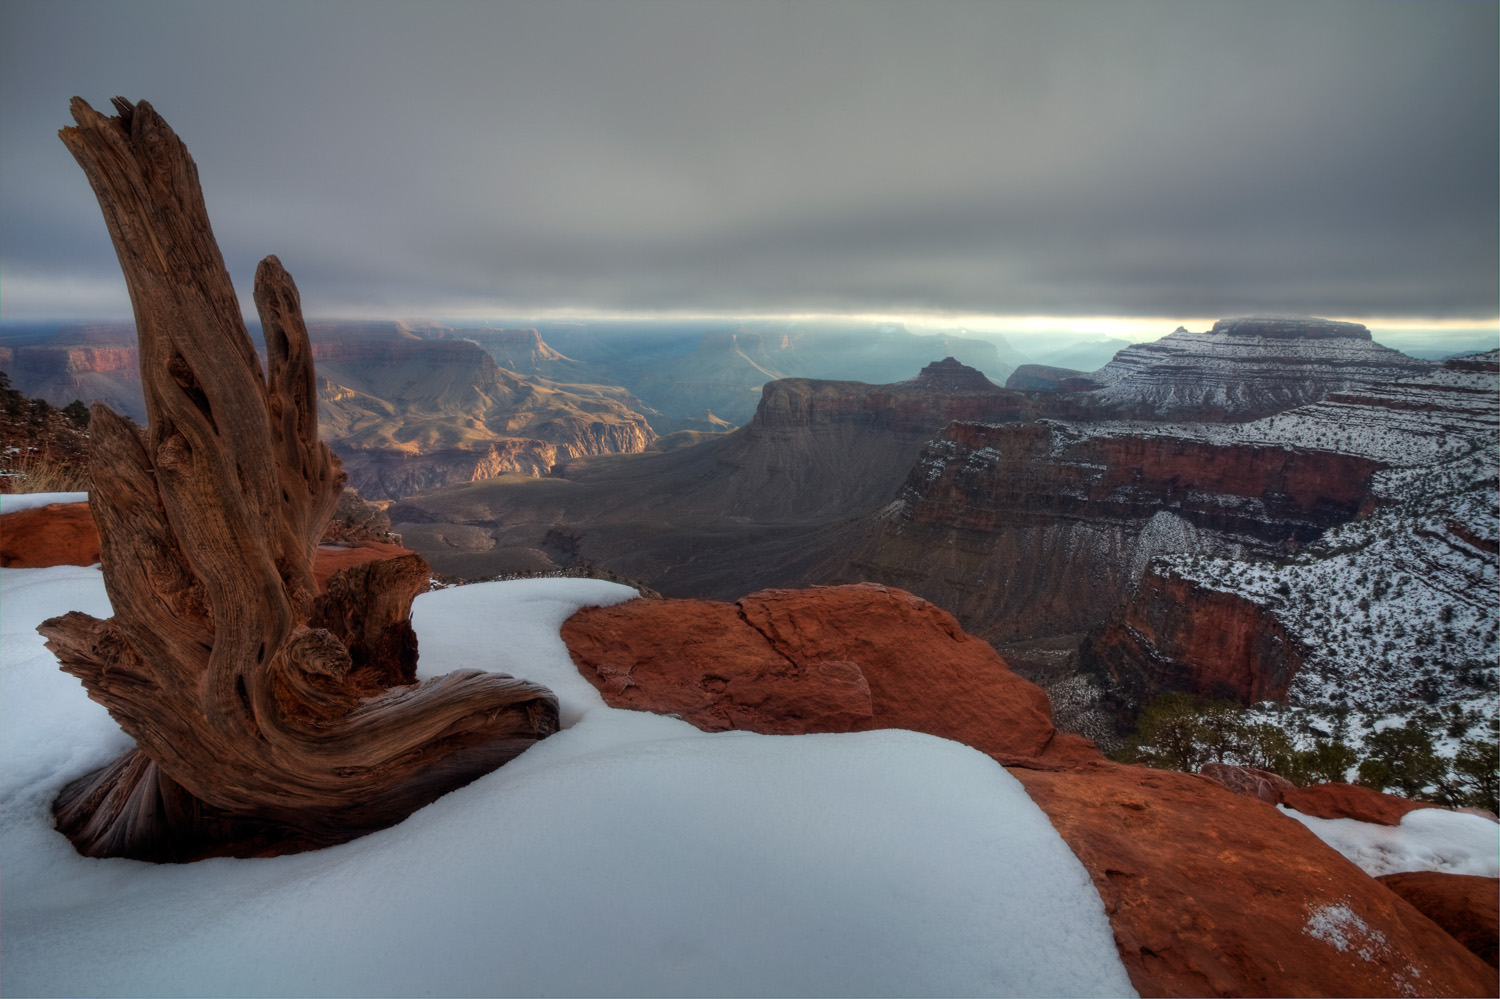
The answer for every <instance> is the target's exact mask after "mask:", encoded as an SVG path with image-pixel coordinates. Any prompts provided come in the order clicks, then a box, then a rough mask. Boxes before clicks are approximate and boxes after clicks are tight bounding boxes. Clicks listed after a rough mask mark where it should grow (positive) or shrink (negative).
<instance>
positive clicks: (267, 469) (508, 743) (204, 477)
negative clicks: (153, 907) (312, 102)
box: [39, 98, 557, 861]
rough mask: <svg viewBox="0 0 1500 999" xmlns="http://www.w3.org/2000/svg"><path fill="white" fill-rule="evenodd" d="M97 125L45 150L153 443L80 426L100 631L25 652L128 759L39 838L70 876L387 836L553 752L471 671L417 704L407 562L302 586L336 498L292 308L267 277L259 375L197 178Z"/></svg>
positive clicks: (525, 717)
mask: <svg viewBox="0 0 1500 999" xmlns="http://www.w3.org/2000/svg"><path fill="white" fill-rule="evenodd" d="M114 105H115V108H116V110H117V111H118V114H117V116H115V117H106V116H105V115H102V114H100V113H98V112H96V111H95V110H94V109H93V108H91V107H89V105H88V104H87V103H85V102H84V101H83V100H81V99H78V98H75V99H74V100H73V103H72V114H73V118H74V120H75V121H76V122H77V125H76V126H74V127H69V128H64V129H63V130H62V131H61V132H60V133H59V134H60V135H61V136H62V140H63V142H64V143H65V144H66V145H67V147H68V149H69V150H70V151H71V152H72V153H73V156H74V157H75V158H76V159H77V161H78V163H79V165H80V166H82V167H83V171H84V173H85V174H86V175H87V176H88V180H89V182H90V184H91V185H92V186H93V189H94V193H95V194H96V195H97V196H98V199H99V206H100V208H101V209H102V210H103V212H104V218H105V222H106V224H107V226H108V229H109V234H110V237H111V239H112V240H113V241H114V246H115V250H116V252H117V254H118V256H119V260H120V266H121V268H122V269H123V271H124V273H125V280H126V284H127V286H128V288H129V291H130V298H131V304H132V307H133V309H134V311H135V324H136V331H137V336H138V337H139V341H140V364H141V382H142V386H143V388H144V391H145V396H146V412H147V416H148V421H149V426H148V427H147V428H146V429H145V431H144V432H143V431H142V430H141V429H140V428H138V427H137V426H136V425H135V424H133V423H131V422H130V421H129V420H127V419H125V418H122V417H120V416H117V415H115V414H114V413H113V412H111V411H110V410H108V409H106V408H105V407H103V406H99V405H96V406H95V407H94V410H93V423H92V425H91V437H92V441H91V454H90V468H89V474H90V506H91V509H92V512H93V515H94V519H95V521H96V523H97V525H98V528H99V535H100V541H101V562H102V566H103V572H104V580H105V586H106V588H107V590H108V592H109V597H110V601H111V603H112V605H113V609H114V617H112V618H110V619H109V620H107V621H101V620H98V619H96V618H92V617H89V616H88V615H85V614H80V613H76V612H75V613H70V614H65V615H63V616H62V617H57V618H53V619H51V620H49V621H46V622H45V623H43V624H42V625H41V626H40V628H39V630H40V631H41V632H42V634H43V635H45V636H46V637H47V638H48V642H47V646H48V648H50V649H51V650H52V651H53V652H54V653H55V654H56V655H57V657H58V660H59V662H60V663H61V664H62V668H63V669H64V670H66V671H67V672H69V673H71V674H73V675H74V676H77V677H78V678H79V679H80V680H82V681H83V684H84V687H85V688H86V689H87V690H88V694H89V696H90V697H92V698H93V699H94V700H96V701H98V702H100V703H101V704H103V705H104V706H105V707H106V708H107V709H108V710H109V713H110V714H111V715H112V716H113V717H114V719H115V720H116V721H117V722H119V724H120V727H121V728H122V729H124V730H125V731H126V732H127V733H128V734H129V735H130V736H132V737H133V738H134V739H135V743H136V745H135V748H134V749H133V750H132V751H130V752H129V753H127V754H126V755H125V756H123V757H121V758H120V759H118V760H116V761H115V762H114V763H112V764H110V765H108V766H106V767H104V768H102V769H100V770H97V771H95V772H93V773H90V774H88V775H86V776H84V777H81V778H79V779H78V780H76V781H74V782H72V783H71V784H69V785H68V786H67V787H66V788H64V790H63V792H62V793H61V795H60V796H59V797H58V799H57V801H56V802H55V804H54V814H55V817H56V821H57V826H58V828H59V829H61V830H62V831H63V832H64V833H65V834H66V835H67V836H68V837H69V838H70V839H71V840H72V842H73V843H74V845H75V847H76V848H77V849H78V850H79V852H81V853H84V854H86V855H89V856H123V857H134V858H137V859H145V860H158V861H184V860H192V859H197V858H200V857H206V856H221V855H231V856H247V855H265V854H270V853H279V852H291V851H294V850H300V849H308V848H312V847H316V846H322V845H327V844H332V843H337V842H342V841H345V840H348V839H351V838H353V837H355V836H358V835H360V834H362V833H365V832H369V831H372V830H374V829H379V828H383V827H385V826H389V825H392V824H394V823H396V822H399V821H400V820H401V819H403V818H405V817H406V816H407V815H409V814H410V813H411V812H412V811H413V810H415V809H417V808H420V807H421V806H422V805H424V804H427V803H428V802H430V801H432V800H434V799H436V798H437V797H439V796H441V795H443V794H445V793H447V792H448V791H450V790H452V789H453V788H455V787H458V786H460V785H462V784H465V783H467V782H469V781H471V780H473V779H474V778H475V777H478V776H480V775H482V774H484V773H487V772H489V771H491V770H493V769H494V768H495V767H497V766H499V765H500V764H502V763H504V762H505V761H506V760H509V759H511V758H512V757H514V756H515V755H516V754H518V753H519V752H521V751H522V750H523V749H525V748H526V747H527V746H528V745H530V744H531V743H532V742H534V741H535V740H537V739H539V738H543V737H545V736H546V735H548V734H550V733H552V732H554V731H556V729H557V701H556V698H555V697H554V696H553V695H552V693H551V692H550V691H549V690H547V689H546V688H545V687H541V686H537V685H535V684H531V683H527V682H524V681H520V680H516V679H514V678H512V677H509V676H505V675H503V674H497V673H483V672H479V671H472V670H465V671H460V672H455V673H450V674H448V675H446V676H442V677H437V678H435V679H431V680H427V681H424V682H422V683H417V682H415V678H414V670H415V662H416V654H415V653H416V647H415V637H414V636H412V635H411V632H410V627H409V625H408V624H407V618H408V616H409V613H410V606H411V599H412V597H413V596H414V595H415V593H416V592H417V591H418V590H419V589H420V588H421V586H422V585H423V584H425V581H426V575H425V565H424V564H421V563H420V559H419V558H417V556H412V558H413V559H416V560H417V564H418V566H419V568H416V569H413V568H412V567H411V566H409V565H408V566H407V567H406V568H405V569H402V568H401V567H399V566H394V567H393V566H389V565H387V566H375V567H371V566H365V567H359V568H357V569H355V570H349V571H345V572H342V573H340V574H339V575H338V576H336V577H335V578H334V579H332V580H329V585H327V586H325V587H323V588H322V590H321V591H320V588H319V586H318V584H317V582H316V580H315V577H314V573H313V562H314V558H315V556H316V554H317V551H318V542H319V538H320V537H321V536H322V532H323V529H324V526H325V525H326V524H327V523H328V520H329V517H330V515H331V513H332V511H333V509H334V506H335V504H336V503H337V502H338V499H339V496H340V493H341V490H342V488H343V483H344V475H343V471H342V469H341V468H340V466H339V463H338V460H337V458H335V457H334V455H333V454H332V453H331V452H330V451H329V449H328V447H327V445H325V444H323V443H322V442H321V441H319V440H318V434H317V397H316V393H315V388H314V384H315V383H314V377H313V362H312V355H311V351H310V349H309V345H308V339H307V331H306V328H305V327H304V324H303V320H302V315H301V306H300V303H299V299H298V294H297V289H296V286H295V285H294V284H293V283H292V279H291V277H290V276H289V275H288V274H287V273H286V271H285V270H283V269H282V267H281V264H280V262H279V261H277V259H276V258H275V257H267V258H266V259H265V260H264V261H262V262H261V264H260V267H259V269H258V271H257V273H256V276H255V304H256V308H257V309H258V311H259V313H260V319H261V324H262V327H263V329H264V332H265V341H266V354H267V366H266V367H267V371H266V373H265V374H262V368H261V364H260V361H259V359H258V358H257V357H256V354H255V350H254V348H253V346H252V344H251V341H250V338H249V335H248V333H247V331H246V328H245V324H244V321H243V319H242V317H241V315H240V311H239V306H238V304H237V302H236V299H235V293H234V288H233V286H232V284H231V283H230V279H229V272H228V270H227V269H226V268H225V266H224V261H223V258H222V257H221V255H220V253H219V248H218V245H217V243H216V242H215V241H214V237H213V232H212V229H211V228H210V226H209V220H208V212H207V209H206V208H205V206H204V202H203V195H202V192H201V190H200V188H199V184H198V174H197V167H196V166H195V164H194V163H193V160H192V157H191V156H189V155H188V151H187V148H186V147H185V146H184V145H183V143H182V141H181V140H180V139H178V137H177V135H176V134H175V133H174V132H173V131H172V129H171V128H170V127H169V126H168V125H167V124H166V122H164V121H163V120H162V119H161V117H160V116H159V115H158V114H157V113H156V112H155V111H154V110H153V109H152V108H151V106H150V105H149V104H147V103H145V102H144V101H143V102H140V103H138V104H131V103H130V102H128V101H125V100H123V99H120V98H116V99H115V101H114ZM393 602H394V605H395V606H394V608H393ZM372 618H379V619H380V620H383V621H386V622H390V621H391V620H395V621H396V622H397V625H398V626H395V627H391V626H386V627H372V626H371V625H370V621H371V619H372ZM403 629H404V630H403Z"/></svg>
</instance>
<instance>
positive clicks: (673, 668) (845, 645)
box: [563, 585, 1494, 996]
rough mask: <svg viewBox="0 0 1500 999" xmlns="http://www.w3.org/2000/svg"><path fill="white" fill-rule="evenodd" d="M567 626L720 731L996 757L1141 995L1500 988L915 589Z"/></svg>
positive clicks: (647, 687) (1466, 958)
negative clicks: (1100, 914)
mask: <svg viewBox="0 0 1500 999" xmlns="http://www.w3.org/2000/svg"><path fill="white" fill-rule="evenodd" d="M563 637H564V640H565V641H566V642H567V644H568V647H569V651H570V652H571V653H572V655H573V658H574V661H575V662H576V663H577V664H578V666H579V671H580V673H581V674H582V675H584V676H585V677H587V678H588V679H589V680H590V682H592V683H593V684H594V685H595V686H596V687H598V688H599V689H600V691H601V692H602V693H603V695H604V697H605V698H606V700H607V701H608V702H609V703H611V704H613V705H616V706H621V707H631V708H636V709H638V710H652V711H662V712H670V713H675V714H678V715H680V716H681V717H682V718H683V719H684V720H687V721H689V722H691V723H693V724H695V725H698V726H699V727H702V728H706V729H709V730H715V731H717V730H722V729H725V728H746V729H750V730H753V731H761V732H775V733H783V734H791V733H796V732H824V731H855V730H860V729H862V728H873V727H892V726H894V727H902V728H911V729H915V730H918V731H925V732H930V733H932V734H937V735H942V736H945V737H947V738H955V739H959V740H960V741H964V742H967V743H968V744H970V745H974V746H977V747H978V748H981V749H984V750H985V751H987V752H990V753H991V754H992V755H994V756H995V757H996V758H997V759H999V760H1000V761H1001V762H1003V763H1005V764H1006V765H1007V766H1009V768H1010V770H1011V773H1013V774H1014V775H1015V776H1016V777H1017V778H1019V779H1020V781H1021V782H1022V784H1023V785H1025V787H1026V790H1027V792H1028V793H1029V794H1030V795H1031V797H1032V798H1033V800H1035V801H1036V802H1037V804H1038V805H1039V806H1041V808H1042V810H1043V811H1045V812H1046V813H1047V815H1048V816H1049V817H1050V819H1051V820H1052V823H1053V825H1054V826H1056V827H1057V830H1058V832H1059V833H1060V834H1061V835H1062V837H1063V839H1064V840H1065V841H1066V842H1067V843H1068V845H1069V846H1070V847H1071V848H1072V849H1073V851H1074V853H1075V854H1076V855H1077V856H1078V858H1079V859H1080V861H1082V863H1083V865H1084V867H1085V868H1086V869H1087V870H1088V871H1089V873H1090V875H1091V877H1092V878H1093V881H1094V884H1095V887H1096V888H1097V889H1098V891H1099V894H1100V897H1101V899H1102V900H1103V903H1104V908H1105V912H1106V914H1107V915H1108V917H1109V920H1110V923H1111V925H1112V927H1113V929H1114V934H1115V942H1116V945H1117V947H1118V948H1119V952H1120V956H1121V959H1122V960H1123V961H1124V964H1125V967H1126V969H1127V971H1128V973H1129V974H1130V977H1131V982H1132V984H1133V985H1134V986H1135V987H1136V989H1137V990H1138V991H1139V992H1140V994H1141V995H1144V996H1190V995H1226V996H1232V995H1371V996H1374V995H1381V996H1385V995H1390V996H1396V995H1413V994H1420V995H1493V994H1494V975H1493V972H1492V971H1491V970H1490V969H1489V967H1488V966H1486V965H1485V964H1484V963H1483V962H1482V961H1480V960H1479V959H1478V958H1477V957H1475V955H1474V954H1472V953H1470V952H1469V951H1468V950H1466V949H1465V948H1464V946H1462V945H1461V944H1460V943H1459V941H1457V940H1455V939H1454V938H1453V937H1451V936H1449V935H1448V933H1446V932H1445V931H1444V930H1443V929H1442V928H1440V927H1439V926H1438V925H1436V924H1435V923H1434V922H1433V921H1431V920H1429V919H1428V918H1426V917H1425V916H1423V915H1422V914H1421V913H1420V912H1418V911H1417V910H1416V909H1414V908H1412V907H1411V906H1410V905H1408V904H1407V903H1406V902H1404V901H1402V900H1401V898H1399V897H1397V895H1395V894H1393V893H1392V892H1391V891H1389V890H1387V889H1386V888H1385V887H1383V886H1382V885H1380V884H1379V883H1377V882H1376V881H1375V880H1374V879H1372V878H1370V877H1369V876H1368V875H1366V874H1365V873H1364V872H1363V871H1361V870H1360V869H1359V868H1357V867H1356V866H1354V865H1353V864H1352V863H1350V862H1349V861H1347V860H1345V859H1344V858H1343V857H1342V856H1340V855H1339V854H1338V853H1336V852H1335V851H1334V850H1332V849H1331V848H1330V847H1328V846H1327V845H1326V844H1324V843H1323V842H1322V841H1321V840H1319V839H1318V838H1317V837H1316V836H1315V835H1313V834H1312V833H1311V832H1310V831H1308V830H1307V829H1306V828H1305V827H1304V826H1302V824H1301V823H1298V822H1296V821H1294V820H1292V819H1289V818H1287V817H1286V816H1284V815H1282V814H1280V813H1279V812H1278V811H1277V810H1276V809H1275V808H1274V807H1273V806H1272V805H1270V804H1268V803H1267V802H1264V801H1260V800H1256V799H1255V798H1253V797H1249V796H1246V795H1244V794H1240V793H1236V792H1233V791H1231V790H1229V789H1228V788H1226V787H1224V786H1222V785H1220V784H1219V783H1216V782H1215V781H1213V780H1209V779H1207V778H1205V777H1200V776H1196V775H1190V774H1182V773H1175V772H1170V771H1158V770H1149V769H1146V768H1143V767H1135V766H1125V765H1121V764H1114V763H1108V762H1105V761H1104V760H1102V759H1101V758H1100V757H1099V756H1098V754H1097V751H1095V750H1093V747H1092V746H1091V745H1089V744H1087V743H1085V742H1083V741H1082V740H1077V739H1076V737H1075V739H1073V740H1067V741H1063V740H1064V737H1062V736H1059V735H1050V736H1049V735H1048V730H1049V727H1050V725H1049V720H1048V718H1047V711H1046V701H1045V697H1044V696H1043V695H1042V694H1041V692H1040V691H1039V690H1038V689H1037V688H1035V687H1033V686H1032V685H1031V684H1029V683H1026V682H1025V681H1022V680H1019V679H1018V678H1015V677H1014V676H1010V677H1009V678H1007V674H1008V673H1009V670H1008V669H1007V668H1006V667H1005V665H1004V663H1003V661H1001V660H1000V659H999V658H998V657H996V656H995V655H994V653H993V652H990V651H989V649H988V647H986V646H984V645H983V644H982V643H978V642H976V641H974V640H973V639H972V638H969V637H968V636H965V635H964V634H963V633H962V631H961V630H959V629H958V628H957V626H956V624H955V622H954V621H953V619H952V618H951V617H949V616H948V615H946V614H945V613H944V612H942V611H941V610H939V609H937V608H936V607H934V606H933V605H931V604H927V603H926V602H925V601H921V600H918V599H916V598H914V597H912V596H911V595H910V594H906V593H902V592H900V591H895V590H891V589H888V588H885V587H875V586H868V585H866V586H844V587H820V588H815V589H812V590H799V591H786V590H779V591H770V592H765V593H758V594H754V595H752V596H750V597H746V598H744V599H743V600H741V601H740V602H739V603H738V604H736V605H729V604H713V603H702V602H697V601H680V600H671V601H660V600H635V601H631V602H628V603H625V604H620V605H617V606H615V607H613V608H609V609H599V608H593V609H587V610H584V611H580V612H579V613H578V614H576V615H575V616H574V617H573V618H571V619H570V620H569V621H568V622H567V623H566V624H565V625H564V626H563ZM1007 701H1010V702H1011V703H1010V704H1009V705H1007V703H1006V702H1007ZM866 712H868V714H866Z"/></svg>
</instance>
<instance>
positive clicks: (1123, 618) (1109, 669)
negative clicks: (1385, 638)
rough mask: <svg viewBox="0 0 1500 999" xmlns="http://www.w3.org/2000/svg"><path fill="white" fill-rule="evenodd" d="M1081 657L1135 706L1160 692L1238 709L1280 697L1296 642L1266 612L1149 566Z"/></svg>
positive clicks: (1297, 655)
mask: <svg viewBox="0 0 1500 999" xmlns="http://www.w3.org/2000/svg"><path fill="white" fill-rule="evenodd" d="M1081 655H1082V657H1083V659H1084V661H1085V662H1087V663H1089V664H1091V665H1092V666H1094V667H1095V668H1097V669H1099V670H1101V671H1102V672H1104V673H1106V674H1107V675H1108V676H1109V677H1110V680H1111V681H1112V683H1111V686H1112V687H1113V688H1114V689H1117V690H1120V691H1122V692H1124V693H1125V694H1126V695H1127V698H1128V699H1130V700H1133V701H1135V702H1137V703H1145V702H1146V701H1149V700H1150V699H1151V698H1152V697H1154V696H1155V695H1157V694H1159V693H1161V692H1163V691H1167V690H1184V691H1188V692H1190V693H1194V694H1197V695H1199V696H1201V697H1210V698H1213V697H1228V698H1232V699H1234V700H1236V701H1239V702H1240V703H1241V704H1254V703H1257V702H1259V701H1281V700H1285V699H1286V692H1287V687H1288V685H1289V684H1290V683H1291V681H1292V678H1293V677H1295V676H1296V675H1297V672H1298V671H1299V670H1300V669H1301V668H1302V659H1303V651H1302V648H1301V646H1300V644H1299V643H1298V642H1297V641H1296V640H1295V639H1294V638H1293V637H1292V636H1291V634H1290V633H1288V632H1287V630H1286V629H1285V628H1284V627H1283V626H1282V624H1281V622H1280V621H1278V620H1277V619H1276V617H1275V616H1274V615H1273V614H1272V613H1271V612H1270V611H1269V610H1267V609H1266V608H1265V607H1262V606H1261V605H1259V604H1257V603H1255V602H1253V601H1251V600H1247V599H1246V598H1244V597H1242V596H1240V595H1239V594H1236V593H1227V592H1224V591H1222V590H1214V589H1210V588H1209V587H1206V586H1201V585H1199V584H1198V583H1195V582H1192V581H1190V580H1186V579H1182V578H1181V577H1179V576H1175V575H1171V574H1167V575H1159V574H1157V573H1156V572H1155V571H1152V570H1149V569H1148V570H1147V571H1146V572H1145V573H1144V574H1143V575H1142V577H1141V579H1140V584H1139V586H1138V587H1137V589H1136V592H1135V594H1134V595H1133V596H1132V597H1131V598H1130V600H1129V601H1128V602H1127V603H1126V604H1125V605H1124V607H1123V608H1122V609H1121V610H1120V611H1119V612H1117V613H1116V614H1115V616H1114V617H1113V618H1112V619H1111V620H1110V621H1109V622H1108V623H1107V624H1106V625H1105V626H1104V627H1103V629H1101V630H1100V631H1099V632H1098V633H1096V634H1095V635H1092V636H1090V637H1089V639H1088V640H1087V641H1086V642H1085V646H1084V648H1083V650H1082V651H1081Z"/></svg>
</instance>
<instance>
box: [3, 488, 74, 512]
mask: <svg viewBox="0 0 1500 999" xmlns="http://www.w3.org/2000/svg"><path fill="white" fill-rule="evenodd" d="M88 499H89V494H88V493H0V514H6V513H16V512H18V511H21V510H30V509H32V508H33V507H38V506H46V505H47V504H48V503H87V502H88Z"/></svg>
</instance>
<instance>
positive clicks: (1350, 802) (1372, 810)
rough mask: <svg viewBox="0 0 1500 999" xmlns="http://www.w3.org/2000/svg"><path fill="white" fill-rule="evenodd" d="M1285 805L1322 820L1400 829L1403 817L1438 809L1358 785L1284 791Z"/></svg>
mask: <svg viewBox="0 0 1500 999" xmlns="http://www.w3.org/2000/svg"><path fill="white" fill-rule="evenodd" d="M1281 803H1282V804H1283V805H1286V806H1287V807H1288V808H1294V809H1296V810H1297V811H1299V812H1301V813H1302V814H1303V815H1311V816H1313V817H1315V818H1319V819H1358V820H1359V821H1361V822H1374V823H1377V824H1379V825H1383V826H1399V825H1400V824H1401V817H1402V816H1403V815H1405V814H1406V813H1407V812H1411V811H1415V810H1416V809H1418V808H1433V807H1436V806H1434V805H1432V804H1431V803H1429V802H1426V801H1412V800H1411V799H1409V798H1402V797H1400V796H1399V795H1395V794H1382V793H1381V792H1379V791H1375V790H1372V789H1371V788H1368V787H1361V786H1360V785H1358V784H1309V785H1308V786H1307V787H1293V788H1288V789H1286V790H1284V791H1282V792H1281Z"/></svg>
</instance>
